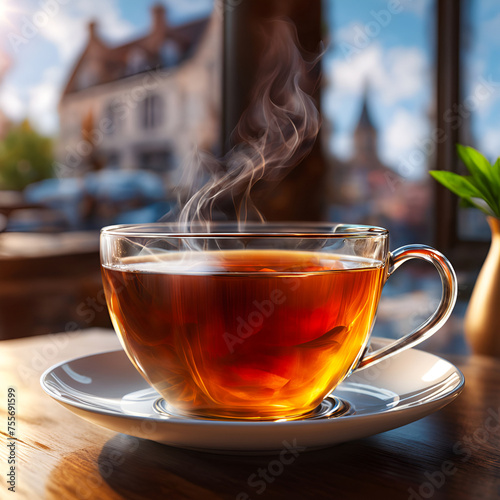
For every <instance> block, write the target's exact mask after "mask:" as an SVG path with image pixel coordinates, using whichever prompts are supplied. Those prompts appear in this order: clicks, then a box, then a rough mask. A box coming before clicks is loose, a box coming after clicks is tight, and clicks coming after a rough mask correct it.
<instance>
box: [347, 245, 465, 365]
mask: <svg viewBox="0 0 500 500" xmlns="http://www.w3.org/2000/svg"><path fill="white" fill-rule="evenodd" d="M410 259H420V260H425V261H427V262H430V263H432V264H434V267H435V268H436V269H437V271H438V273H439V276H440V278H441V284H442V286H443V292H442V294H441V301H440V302H439V306H438V308H437V309H436V311H435V312H434V314H433V315H432V316H431V317H430V318H428V319H427V320H426V321H425V322H424V323H422V324H421V325H420V326H419V327H418V328H417V329H416V330H414V331H413V332H411V333H409V334H408V335H406V336H404V337H402V338H400V339H399V340H396V341H395V342H392V343H390V344H389V345H386V346H385V347H382V348H381V349H378V350H377V351H375V352H371V353H369V354H367V353H366V352H365V354H364V355H363V356H362V358H361V359H360V361H359V362H358V364H357V365H356V368H355V370H360V369H362V368H366V367H368V366H371V365H373V364H375V363H378V362H379V361H381V360H382V359H384V358H387V357H389V356H393V355H394V354H397V353H398V352H401V351H403V350H405V349H409V348H410V347H413V346H415V345H417V344H419V343H420V342H423V341H424V340H426V339H428V338H429V337H430V336H431V335H433V334H434V333H436V332H437V331H438V330H439V329H440V328H441V327H442V326H443V325H444V323H445V322H446V320H447V319H448V318H449V317H450V314H451V312H452V311H453V307H454V306H455V302H456V300H457V292H458V284H457V277H456V275H455V271H454V270H453V267H452V266H451V264H450V262H449V261H448V259H447V258H446V257H445V256H444V255H443V254H442V253H441V252H438V251H437V250H434V248H431V247H428V246H426V245H406V246H404V247H401V248H398V249H397V250H395V251H394V252H392V253H389V262H388V272H387V279H388V278H389V276H391V275H392V273H393V272H394V271H395V270H396V269H397V268H398V267H399V266H401V264H404V263H405V262H406V261H407V260H410Z"/></svg>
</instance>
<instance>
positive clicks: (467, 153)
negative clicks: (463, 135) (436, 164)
mask: <svg viewBox="0 0 500 500" xmlns="http://www.w3.org/2000/svg"><path fill="white" fill-rule="evenodd" d="M457 152H458V155H459V156H460V159H461V160H462V161H463V162H464V164H465V166H466V167H467V170H469V172H470V173H471V176H472V180H471V182H472V183H473V184H474V185H475V186H476V188H477V189H478V190H479V191H480V192H481V193H482V196H480V197H481V198H483V199H484V200H485V201H486V202H487V203H488V205H490V207H491V208H492V209H493V211H495V212H497V211H500V205H499V196H498V193H500V182H497V176H496V175H495V172H494V170H493V168H492V167H491V165H490V162H489V161H488V160H487V159H486V158H485V157H484V156H483V155H482V154H481V153H480V152H479V151H476V150H475V149H474V148H471V147H468V146H462V145H461V144H457Z"/></svg>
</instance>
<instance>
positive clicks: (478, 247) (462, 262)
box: [434, 0, 489, 270]
mask: <svg viewBox="0 0 500 500" xmlns="http://www.w3.org/2000/svg"><path fill="white" fill-rule="evenodd" d="M466 2H468V0H436V8H437V23H436V39H437V58H436V93H437V96H436V97H437V99H436V101H437V109H436V111H437V120H436V124H435V125H436V130H437V131H439V132H440V133H441V131H443V133H441V137H443V138H444V139H443V140H442V141H440V142H438V144H437V147H436V157H435V161H436V163H435V165H434V168H435V169H437V170H446V171H450V172H456V173H461V172H460V169H459V166H460V164H459V159H458V155H457V152H456V144H458V143H461V142H462V137H461V127H460V126H458V127H457V126H454V123H455V122H454V121H453V120H450V119H449V113H450V110H453V109H454V107H455V106H458V105H460V103H461V102H462V101H463V97H464V96H463V85H462V81H463V78H462V77H463V68H462V49H463V43H462V39H463V36H464V35H465V29H466V26H465V24H464V23H463V19H462V13H463V12H464V11H465V10H466ZM455 109H456V108H455ZM434 190H435V191H434V194H435V205H434V206H435V211H434V213H435V217H436V221H435V226H434V245H435V246H436V248H438V249H439V250H441V251H442V252H443V253H445V254H446V255H447V256H449V258H450V259H451V260H452V261H453V264H454V265H455V267H457V268H458V269H459V270H460V269H465V270H468V269H477V268H478V267H479V265H480V264H481V263H482V261H483V260H484V258H485V257H486V254H487V252H488V248H489V242H485V241H480V240H473V239H470V240H469V239H467V240H464V239H461V238H460V236H459V233H458V226H457V223H458V209H459V208H458V202H457V197H456V196H455V195H454V194H452V193H451V192H450V191H449V190H448V189H446V188H444V187H443V186H442V185H440V184H438V183H437V182H435V183H434Z"/></svg>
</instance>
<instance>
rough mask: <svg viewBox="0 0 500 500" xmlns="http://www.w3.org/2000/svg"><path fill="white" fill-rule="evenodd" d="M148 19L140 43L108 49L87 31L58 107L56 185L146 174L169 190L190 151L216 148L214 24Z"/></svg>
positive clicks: (214, 20) (93, 28)
mask: <svg viewBox="0 0 500 500" xmlns="http://www.w3.org/2000/svg"><path fill="white" fill-rule="evenodd" d="M151 14H152V24H151V28H150V31H149V33H148V34H147V35H145V36H144V37H142V38H139V39H136V40H133V41H131V42H128V43H126V44H124V45H120V46H115V47H111V46H109V45H108V44H107V43H106V42H105V41H104V40H103V38H101V36H100V34H99V32H98V27H97V24H96V23H95V22H92V23H90V24H89V37H88V42H87V46H86V47H85V49H84V50H83V52H82V54H81V56H80V57H79V59H78V61H77V63H76V65H75V67H74V69H73V71H72V73H71V75H70V76H69V79H68V82H67V85H66V87H65V89H64V92H63V95H62V98H61V101H60V105H59V115H60V130H61V133H60V139H59V143H58V148H57V159H58V164H57V168H56V170H57V172H56V173H57V174H58V175H59V176H60V177H73V176H79V175H81V174H83V173H85V172H88V171H89V170H99V169H101V168H104V167H106V168H116V169H126V170H131V169H147V170H152V171H155V172H157V173H160V174H162V176H164V179H165V180H166V182H167V184H171V183H173V182H174V178H175V177H176V176H177V175H178V173H179V172H178V171H179V169H178V168H177V167H178V166H179V165H180V163H181V161H182V159H183V158H185V157H187V156H188V153H189V152H190V151H191V150H192V147H193V145H196V146H198V147H200V148H203V149H208V150H210V149H212V148H213V147H214V144H216V142H217V140H218V133H219V111H218V110H219V109H220V102H219V101H220V95H219V91H218V89H220V88H221V87H220V75H221V68H220V66H221V61H220V57H219V54H220V52H221V51H220V43H221V40H220V38H221V31H222V30H221V28H220V26H217V24H219V23H220V16H212V17H211V18H206V19H202V20H198V21H195V22H191V23H189V24H183V25H176V26H172V25H170V24H169V21H168V16H167V14H166V12H165V9H164V7H162V6H160V5H157V6H155V7H153V8H152V11H151ZM169 181H170V182H169Z"/></svg>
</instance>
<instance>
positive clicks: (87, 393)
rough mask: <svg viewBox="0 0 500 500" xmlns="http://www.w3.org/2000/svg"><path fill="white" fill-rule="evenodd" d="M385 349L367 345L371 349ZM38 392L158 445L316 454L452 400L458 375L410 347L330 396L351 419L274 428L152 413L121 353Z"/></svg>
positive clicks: (51, 375)
mask: <svg viewBox="0 0 500 500" xmlns="http://www.w3.org/2000/svg"><path fill="white" fill-rule="evenodd" d="M383 343H385V341H384V340H383V339H372V345H373V346H374V347H376V346H377V344H378V345H381V344H383ZM41 384H42V388H43V389H44V390H45V392H47V394H49V396H51V397H53V398H54V399H55V400H56V401H58V402H59V403H61V404H62V405H63V406H65V407H66V408H68V409H69V410H71V411H72V412H74V413H76V414H77V415H79V416H81V417H83V418H85V419H86V420H89V421H90V422H93V423H95V424H98V425H101V426H103V427H106V428H108V429H112V430H114V431H116V432H122V433H125V434H130V435H132V436H137V437H140V438H145V439H151V440H153V441H158V442H159V443H164V444H168V445H171V446H176V447H179V448H188V449H196V450H204V451H212V452H218V453H234V452H246V453H248V452H254V453H255V452H266V451H267V452H270V451H273V450H283V449H284V448H286V447H287V446H288V447H297V448H299V449H303V448H304V447H305V448H306V449H315V448H322V447H326V446H331V445H334V444H338V443H342V442H345V441H350V440H353V439H358V438H362V437H366V436H370V435H372V434H377V433H379V432H385V431H388V430H390V429H394V428H396V427H400V426H402V425H405V424H408V423H410V422H413V421H415V420H418V419H420V418H422V417H425V416H426V415H429V414H430V413H432V412H435V411H436V410H439V409H440V408H442V407H443V406H445V405H447V404H448V403H450V402H451V401H453V400H454V399H455V398H456V397H457V396H458V394H459V393H460V392H461V390H462V388H463V386H464V377H463V375H462V373H461V372H460V371H459V370H458V369H457V368H456V367H455V366H453V365H452V364H451V363H449V362H448V361H445V360H443V359H441V358H439V357H437V356H434V355H432V354H429V353H426V352H423V351H418V350H416V349H409V350H407V351H404V352H402V353H400V354H398V355H396V356H393V357H392V358H389V359H388V360H386V361H384V362H382V363H380V364H379V365H375V366H374V367H372V368H368V369H365V370H362V371H360V372H357V373H354V374H353V375H351V376H350V377H349V378H348V379H347V380H345V381H344V382H343V383H342V384H340V385H339V386H338V387H337V389H336V390H335V391H334V393H333V394H334V395H335V396H337V397H339V398H341V399H343V400H344V401H348V402H349V403H350V405H351V413H347V414H344V415H342V416H338V417H331V418H318V419H305V420H295V421H283V420H280V421H275V422H244V421H228V420H225V421H223V420H201V419H190V418H182V417H176V416H168V415H164V414H162V413H159V412H157V411H155V409H154V405H155V402H156V401H157V400H158V398H159V395H158V393H157V392H156V391H155V390H154V389H151V388H150V387H149V385H148V384H147V383H146V381H145V380H144V379H143V378H142V377H141V375H140V374H139V373H138V372H137V371H136V369H135V368H134V366H133V365H132V364H131V362H130V361H129V359H128V358H127V356H126V354H125V352H124V351H122V350H118V351H110V352H105V353H101V354H94V355H90V356H84V357H81V358H77V359H73V360H70V361H65V362H62V363H59V364H57V365H55V366H53V367H52V368H49V369H48V370H47V371H46V372H45V373H44V374H43V375H42V377H41Z"/></svg>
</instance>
